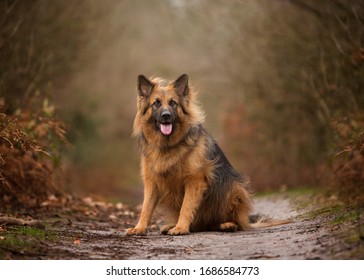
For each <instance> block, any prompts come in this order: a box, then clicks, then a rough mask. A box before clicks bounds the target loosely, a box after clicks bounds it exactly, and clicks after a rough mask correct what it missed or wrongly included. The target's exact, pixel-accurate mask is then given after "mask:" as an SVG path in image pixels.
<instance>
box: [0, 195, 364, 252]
mask: <svg viewBox="0 0 364 280" xmlns="http://www.w3.org/2000/svg"><path fill="white" fill-rule="evenodd" d="M255 211H256V212H259V213H262V214H267V215H269V216H271V217H273V218H276V219H287V218H291V219H292V220H293V222H292V223H290V224H286V225H281V226H276V227H271V228H263V229H255V230H250V231H245V232H235V233H220V232H201V233H193V234H190V235H188V236H165V235H160V234H159V232H158V229H157V227H156V226H154V229H152V230H151V232H149V234H148V235H147V236H141V237H134V236H133V237H127V236H125V234H124V231H125V229H126V228H128V227H130V226H132V225H133V224H134V223H135V222H136V220H137V215H138V214H137V213H134V211H132V210H130V209H127V208H125V207H124V206H123V207H120V205H119V207H114V206H113V207H109V206H105V205H101V206H100V205H96V206H95V205H93V206H92V207H90V208H86V210H85V209H84V210H83V211H81V212H80V213H82V214H80V213H79V214H78V215H75V214H74V213H73V214H72V215H67V214H53V217H51V218H50V217H47V219H46V225H47V229H48V232H46V234H45V238H43V239H39V238H36V240H35V241H36V242H32V243H31V246H28V247H26V246H22V247H21V248H22V249H21V250H17V249H16V248H15V249H14V248H7V250H8V251H6V249H5V251H6V252H5V254H4V252H3V258H11V259H14V258H15V259H24V258H25V259H38V258H40V259H333V258H362V257H363V256H360V255H359V256H358V255H357V254H356V255H351V254H350V252H351V251H353V250H354V251H355V252H357V251H358V248H357V246H362V245H363V242H362V241H359V243H358V242H357V243H355V242H354V243H348V242H346V241H345V234H346V233H343V234H341V235H340V234H339V233H340V232H341V231H342V230H343V229H344V228H345V227H344V226H343V225H339V226H338V225H332V224H331V223H329V222H328V220H329V218H328V216H327V215H318V216H316V217H314V218H312V217H307V215H305V213H304V211H299V212H298V211H297V210H295V207H294V206H293V203H292V200H291V199H289V198H288V197H286V196H283V195H275V196H268V197H263V198H257V199H255ZM323 212H324V211H323ZM7 238H8V237H7V236H6V235H3V237H2V240H0V245H1V244H2V243H1V242H2V241H4V240H6V239H7ZM32 238H33V237H32ZM28 240H29V237H28ZM33 241H34V240H33ZM1 248H3V251H4V246H0V252H1ZM361 252H362V251H361ZM359 254H360V250H359Z"/></svg>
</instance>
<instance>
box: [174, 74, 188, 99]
mask: <svg viewBox="0 0 364 280" xmlns="http://www.w3.org/2000/svg"><path fill="white" fill-rule="evenodd" d="M173 85H174V89H175V90H176V93H177V94H178V95H179V96H186V95H188V92H189V88H188V76H187V74H183V75H182V76H180V77H179V78H178V79H177V80H175V81H174V83H173Z"/></svg>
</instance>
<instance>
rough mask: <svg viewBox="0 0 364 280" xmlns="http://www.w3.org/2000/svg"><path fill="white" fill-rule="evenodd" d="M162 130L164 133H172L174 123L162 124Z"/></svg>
mask: <svg viewBox="0 0 364 280" xmlns="http://www.w3.org/2000/svg"><path fill="white" fill-rule="evenodd" d="M161 131H162V133H163V134H164V135H169V134H171V133H172V124H161Z"/></svg>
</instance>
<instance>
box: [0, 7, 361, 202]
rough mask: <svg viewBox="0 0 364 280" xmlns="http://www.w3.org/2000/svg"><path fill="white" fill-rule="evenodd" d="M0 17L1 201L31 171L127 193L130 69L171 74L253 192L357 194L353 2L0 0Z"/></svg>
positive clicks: (131, 168)
mask: <svg viewBox="0 0 364 280" xmlns="http://www.w3.org/2000/svg"><path fill="white" fill-rule="evenodd" d="M0 26H1V28H0V61H1V63H0V108H1V113H2V114H3V115H1V116H2V119H1V124H2V126H1V132H0V144H1V149H2V151H1V167H0V168H1V169H0V170H1V171H0V179H1V180H0V184H1V191H0V196H1V197H0V201H2V202H9V201H14V200H16V199H17V198H18V197H20V194H19V196H17V193H24V189H27V190H28V191H27V192H28V193H33V197H34V196H36V195H37V190H38V189H37V188H39V185H40V184H39V183H37V179H39V178H41V177H42V176H43V177H44V178H45V179H44V180H43V179H42V182H45V183H44V187H42V189H47V188H49V190H53V192H55V190H56V189H57V188H56V186H60V185H62V189H64V190H67V191H69V192H72V193H77V194H81V195H85V194H95V195H102V196H104V197H107V198H109V199H114V200H121V201H123V202H126V203H132V204H135V203H139V202H140V201H141V195H142V182H141V179H140V176H139V159H138V155H137V148H136V144H135V140H134V139H132V138H131V137H130V135H131V130H132V123H133V118H134V115H135V112H136V105H135V100H136V91H135V87H136V77H137V75H138V74H145V75H147V76H151V75H156V76H162V77H164V78H167V79H175V78H176V77H178V76H179V75H180V74H182V73H188V74H189V76H190V79H191V83H192V84H193V85H194V87H195V88H196V89H197V90H198V91H199V93H200V95H199V99H200V101H201V103H202V104H203V108H204V110H205V111H206V113H207V119H206V127H207V128H208V130H210V132H211V134H212V135H213V136H214V137H215V138H216V140H217V141H218V143H219V144H220V145H221V146H222V148H223V150H224V151H225V153H226V154H227V156H228V158H229V159H230V160H231V162H232V163H233V165H234V166H236V168H237V169H238V170H239V171H241V172H244V173H246V174H248V175H249V176H250V177H251V180H252V184H253V189H254V190H255V191H266V190H277V189H287V188H292V187H298V186H316V187H317V186H328V185H329V186H331V188H332V190H335V191H337V192H339V193H341V194H344V195H345V197H346V198H352V197H355V198H360V199H363V189H364V188H363V184H364V160H363V158H364V139H363V131H364V129H363V125H364V93H363V88H364V67H363V65H364V46H363V40H364V3H363V1H360V0H330V1H329V0H327V1H326V0H325V1H315V0H277V1H269V0H245V1H243V0H240V1H239V0H232V1H222V0H214V1H208V0H194V1H187V0H154V1H142V0H123V1H118V0H105V1H98V0H81V1H70V0H64V1H45V0H32V1H16V0H4V1H1V2H0ZM9 124H11V125H10V126H9ZM39 126H40V127H41V128H39ZM5 128H6V129H5ZM65 130H66V131H67V133H66V137H67V140H68V142H69V143H70V145H64V144H63V143H66V142H67V141H66V139H65V137H64V136H65V135H64V134H65ZM39 133H40V135H39ZM21 135H23V136H21ZM22 137H24V139H23V138H22ZM19 141H20V142H22V141H23V142H24V141H25V142H26V143H28V146H26V145H25V146H24V145H23V146H21V145H19V143H20V142H19ZM18 142H19V143H18ZM16 143H18V144H16ZM15 154H19V156H20V159H19V160H23V161H24V162H25V161H26V160H25V158H26V159H28V160H29V159H31V160H32V161H33V165H32V163H27V164H26V165H24V168H23V169H21V170H20V169H19V170H17V168H14V165H16V166H19V164H17V163H15V162H13V161H12V160H10V158H11V159H14V158H15ZM39 164H41V165H42V166H43V165H44V166H47V168H45V167H44V168H45V169H44V170H43V173H42V171H39V172H40V173H37V172H32V170H33V169H35V166H38V165H39ZM9 170H13V171H12V172H15V173H11V172H10V173H9V172H8V171H9ZM14 170H15V171H14ZM17 172H18V173H17ZM17 174H18V175H19V174H20V175H19V176H18V177H19V178H21V179H22V180H23V181H22V182H20V183H19V182H13V181H12V180H10V179H9V178H13V177H14V176H17ZM26 174H31V175H29V176H33V177H31V178H29V177H27V175H26ZM32 174H33V175H32ZM40 174H43V175H40ZM55 174H58V175H55ZM59 174H60V175H59ZM43 177H42V178H43ZM47 182H48V183H47ZM47 186H48V187H47ZM10 190H12V191H10ZM50 192H51V191H49V192H43V191H42V192H41V191H40V193H42V194H44V195H49V193H50ZM39 197H43V196H42V195H40V196H39ZM38 200H39V199H38ZM38 200H36V199H35V200H34V199H33V200H32V201H33V204H36V201H38ZM39 201H40V200H39Z"/></svg>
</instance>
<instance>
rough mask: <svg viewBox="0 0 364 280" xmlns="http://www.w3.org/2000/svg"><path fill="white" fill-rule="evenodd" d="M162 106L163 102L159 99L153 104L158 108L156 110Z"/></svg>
mask: <svg viewBox="0 0 364 280" xmlns="http://www.w3.org/2000/svg"><path fill="white" fill-rule="evenodd" d="M161 105H162V103H161V101H160V100H159V99H157V100H156V101H154V103H153V106H154V107H156V108H158V107H160V106H161Z"/></svg>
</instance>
